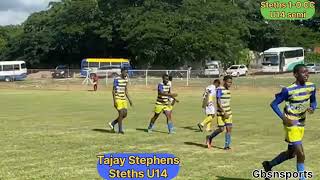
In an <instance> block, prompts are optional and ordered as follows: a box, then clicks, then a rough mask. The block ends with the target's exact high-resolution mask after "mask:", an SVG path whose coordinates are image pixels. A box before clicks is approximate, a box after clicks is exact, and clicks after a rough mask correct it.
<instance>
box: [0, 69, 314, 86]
mask: <svg viewBox="0 0 320 180" xmlns="http://www.w3.org/2000/svg"><path fill="white" fill-rule="evenodd" d="M57 73H60V74H57ZM163 74H169V75H171V76H172V77H173V81H172V84H173V86H174V87H191V88H192V87H201V88H203V87H205V86H207V85H208V84H210V83H212V81H213V80H214V79H216V78H220V79H222V77H217V76H216V77H214V76H213V77H209V76H206V75H205V74H204V71H200V70H192V71H188V70H131V71H129V85H130V86H131V87H137V88H154V87H156V86H157V84H158V83H159V82H161V81H162V75H163ZM99 76H100V77H99V80H98V85H99V89H106V88H111V87H112V84H113V78H114V77H115V74H114V73H110V72H105V73H99ZM309 79H310V81H312V82H314V83H315V84H316V85H318V84H319V83H320V76H319V74H310V78H309ZM294 80H295V79H294V77H293V75H292V73H285V74H267V75H266V74H260V75H257V74H256V73H249V74H248V75H247V76H240V77H234V78H233V86H234V88H280V87H281V86H287V85H289V84H291V83H293V82H294ZM91 85H92V79H91V77H90V73H89V76H82V75H81V71H80V69H69V70H66V71H64V72H61V71H60V72H57V71H56V70H54V69H30V70H28V75H27V78H26V79H24V80H22V81H13V82H4V81H1V82H0V88H16V89H21V88H25V89H55V90H76V89H80V90H81V89H83V90H84V89H91V87H90V86H91Z"/></svg>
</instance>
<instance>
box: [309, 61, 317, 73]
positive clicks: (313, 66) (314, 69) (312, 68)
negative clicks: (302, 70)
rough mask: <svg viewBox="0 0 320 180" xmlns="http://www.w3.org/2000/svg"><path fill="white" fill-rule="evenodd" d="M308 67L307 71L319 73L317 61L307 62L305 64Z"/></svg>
mask: <svg viewBox="0 0 320 180" xmlns="http://www.w3.org/2000/svg"><path fill="white" fill-rule="evenodd" d="M306 66H307V68H308V71H309V72H310V73H319V72H320V64H317V63H309V64H307V65H306Z"/></svg>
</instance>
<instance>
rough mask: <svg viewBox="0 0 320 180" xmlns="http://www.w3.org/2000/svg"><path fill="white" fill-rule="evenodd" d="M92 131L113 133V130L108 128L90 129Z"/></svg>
mask: <svg viewBox="0 0 320 180" xmlns="http://www.w3.org/2000/svg"><path fill="white" fill-rule="evenodd" d="M92 131H96V132H101V133H110V134H114V133H115V132H114V131H112V130H110V129H92Z"/></svg>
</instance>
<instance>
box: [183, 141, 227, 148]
mask: <svg viewBox="0 0 320 180" xmlns="http://www.w3.org/2000/svg"><path fill="white" fill-rule="evenodd" d="M184 144H186V145H191V146H198V147H202V148H208V147H207V145H206V144H200V143H195V142H184ZM212 148H216V149H223V148H222V147H218V146H212Z"/></svg>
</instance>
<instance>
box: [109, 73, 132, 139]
mask: <svg viewBox="0 0 320 180" xmlns="http://www.w3.org/2000/svg"><path fill="white" fill-rule="evenodd" d="M127 84H128V70H127V69H124V68H123V69H121V75H120V77H116V78H115V79H114V81H113V90H112V95H113V105H114V107H115V108H116V109H117V111H118V114H119V115H118V117H117V119H116V120H114V121H112V122H110V123H109V127H110V128H111V129H112V130H113V131H114V126H115V125H116V124H117V123H118V127H119V131H118V133H120V134H124V132H123V130H122V121H123V120H124V119H125V118H126V117H127V108H128V105H127V101H126V98H127V99H128V101H129V104H130V106H132V105H133V104H132V101H131V99H130V97H129V94H128V87H127Z"/></svg>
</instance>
